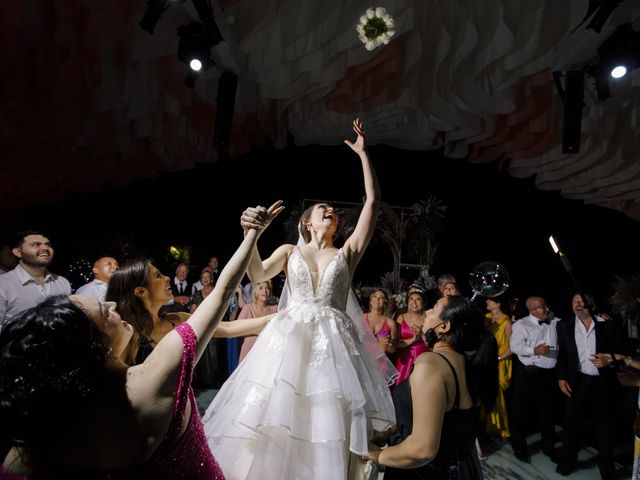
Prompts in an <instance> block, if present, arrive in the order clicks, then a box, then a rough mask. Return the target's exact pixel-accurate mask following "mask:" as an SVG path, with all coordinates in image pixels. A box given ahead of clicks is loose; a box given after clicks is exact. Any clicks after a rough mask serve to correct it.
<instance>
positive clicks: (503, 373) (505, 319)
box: [485, 297, 512, 441]
mask: <svg viewBox="0 0 640 480" xmlns="http://www.w3.org/2000/svg"><path fill="white" fill-rule="evenodd" d="M503 305H504V307H505V309H506V308H508V303H507V302H505V301H504V299H502V298H501V297H495V298H488V299H487V310H489V313H487V314H486V317H487V319H488V320H489V322H488V325H487V328H488V329H489V330H490V331H491V333H493V335H494V336H495V337H496V341H497V342H498V380H499V389H498V398H497V400H496V406H495V408H494V409H493V411H491V412H489V413H488V414H486V416H485V430H486V432H487V433H488V434H493V435H496V436H499V437H500V439H501V440H502V441H506V440H507V439H508V438H509V437H510V436H511V433H510V431H509V420H508V419H507V403H506V399H505V390H506V389H507V388H509V385H510V384H511V368H512V365H511V355H512V354H511V348H510V347H509V340H511V318H510V317H509V315H507V314H506V313H504V312H503V311H502V308H501V307H502V306H503Z"/></svg>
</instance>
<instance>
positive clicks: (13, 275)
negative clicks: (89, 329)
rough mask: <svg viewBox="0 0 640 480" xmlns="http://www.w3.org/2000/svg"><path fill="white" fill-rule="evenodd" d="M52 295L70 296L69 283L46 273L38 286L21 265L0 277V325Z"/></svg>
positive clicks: (60, 277)
mask: <svg viewBox="0 0 640 480" xmlns="http://www.w3.org/2000/svg"><path fill="white" fill-rule="evenodd" d="M52 295H71V285H70V284H69V281H68V280H67V279H66V278H64V277H62V276H60V275H56V274H55V273H51V272H47V275H46V277H45V279H44V283H42V284H39V283H37V282H36V281H35V279H34V278H33V277H32V276H31V275H29V274H28V273H27V272H26V270H25V269H24V268H22V266H21V265H18V266H17V267H16V268H14V269H13V270H11V271H10V272H7V273H4V274H2V275H0V325H2V323H3V322H4V321H5V320H9V319H11V318H13V317H15V316H16V315H18V314H19V313H21V312H23V311H25V310H27V309H29V308H31V307H35V306H36V305H37V304H38V303H40V302H41V301H42V300H44V299H45V298H47V297H50V296H52Z"/></svg>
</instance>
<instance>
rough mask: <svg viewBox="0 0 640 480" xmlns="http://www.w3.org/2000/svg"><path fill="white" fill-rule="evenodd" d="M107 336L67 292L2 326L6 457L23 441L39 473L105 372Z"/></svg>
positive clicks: (0, 382) (1, 454) (2, 447)
mask: <svg viewBox="0 0 640 480" xmlns="http://www.w3.org/2000/svg"><path fill="white" fill-rule="evenodd" d="M106 356H107V346H106V338H105V336H104V335H103V334H102V332H101V331H100V330H99V329H98V327H97V326H96V325H95V323H94V322H93V321H92V320H91V319H90V318H89V317H88V316H87V314H86V313H85V312H84V311H83V310H82V309H81V308H80V307H78V306H76V305H75V304H74V303H73V302H72V301H71V300H69V298H68V297H67V296H64V295H58V296H53V297H49V298H47V299H45V300H43V301H42V302H40V303H39V304H38V305H37V306H35V307H32V308H30V309H28V310H26V311H24V312H22V313H21V314H20V315H18V316H17V317H15V318H13V319H11V320H8V321H7V322H6V323H5V324H4V326H3V328H2V331H0V425H2V428H0V460H1V459H4V458H5V457H6V455H7V453H8V451H9V450H10V449H11V448H12V447H21V448H22V450H23V451H24V452H25V454H26V458H24V459H25V460H27V461H28V463H29V466H30V467H31V468H32V469H34V471H35V472H36V473H37V472H39V471H45V470H46V465H45V464H46V463H47V461H48V458H49V457H48V455H47V454H46V453H47V451H48V450H49V449H50V448H51V445H52V442H55V441H57V440H58V439H59V438H60V434H61V432H64V431H65V428H66V427H68V425H69V424H71V423H73V422H74V418H75V417H76V416H77V414H78V413H79V412H81V411H82V410H83V409H85V408H87V405H88V403H89V402H91V401H92V400H93V399H94V398H95V395H96V393H97V392H98V389H99V386H100V382H101V380H102V378H103V377H104V374H103V372H104V366H105V359H106Z"/></svg>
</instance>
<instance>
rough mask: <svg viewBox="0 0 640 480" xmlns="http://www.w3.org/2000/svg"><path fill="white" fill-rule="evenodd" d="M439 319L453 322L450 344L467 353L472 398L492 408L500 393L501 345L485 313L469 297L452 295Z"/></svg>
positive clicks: (466, 367) (468, 384) (468, 378)
mask: <svg viewBox="0 0 640 480" xmlns="http://www.w3.org/2000/svg"><path fill="white" fill-rule="evenodd" d="M440 318H441V319H442V320H443V321H447V322H449V323H450V324H451V329H450V330H449V333H448V334H447V337H448V340H447V343H448V344H449V345H451V346H452V347H453V348H454V349H455V350H456V351H458V352H460V353H463V354H464V355H465V359H466V362H465V371H466V377H467V386H468V388H469V393H470V394H471V397H472V398H473V399H474V401H476V402H477V401H480V403H481V404H482V405H483V406H484V408H485V410H486V411H491V410H493V408H494V406H495V402H496V398H497V395H498V344H497V342H496V339H495V337H494V336H493V334H492V333H491V332H490V331H489V330H487V329H486V328H485V326H484V314H483V313H482V312H481V311H480V309H479V308H478V307H477V306H476V305H474V304H473V303H471V302H470V301H469V300H467V299H466V298H464V297H460V296H457V295H451V296H449V297H448V301H447V302H446V304H445V305H444V307H443V309H442V313H441V314H440Z"/></svg>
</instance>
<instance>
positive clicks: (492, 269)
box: [469, 262, 510, 298]
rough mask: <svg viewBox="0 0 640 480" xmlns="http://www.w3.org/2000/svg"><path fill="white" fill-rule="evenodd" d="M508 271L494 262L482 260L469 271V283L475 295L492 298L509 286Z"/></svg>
mask: <svg viewBox="0 0 640 480" xmlns="http://www.w3.org/2000/svg"><path fill="white" fill-rule="evenodd" d="M509 283H510V280H509V272H507V269H506V268H504V267H503V266H502V265H500V264H499V263H496V262H482V263H479V264H478V265H476V266H475V267H474V268H473V270H471V272H469V284H470V285H471V288H472V289H473V298H475V297H476V295H482V296H483V297H488V298H493V297H497V296H498V295H501V294H503V293H504V292H505V291H506V290H507V288H509Z"/></svg>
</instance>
